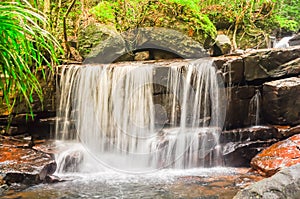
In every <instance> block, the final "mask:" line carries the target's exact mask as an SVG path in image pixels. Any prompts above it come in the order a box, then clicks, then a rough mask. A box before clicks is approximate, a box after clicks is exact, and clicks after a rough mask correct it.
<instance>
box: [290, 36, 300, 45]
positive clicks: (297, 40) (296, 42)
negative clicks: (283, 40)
mask: <svg viewBox="0 0 300 199" xmlns="http://www.w3.org/2000/svg"><path fill="white" fill-rule="evenodd" d="M289 45H290V46H297V45H300V33H298V34H297V35H296V36H294V37H293V38H292V39H290V40H289Z"/></svg>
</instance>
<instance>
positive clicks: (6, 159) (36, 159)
mask: <svg viewBox="0 0 300 199" xmlns="http://www.w3.org/2000/svg"><path fill="white" fill-rule="evenodd" d="M1 143H2V144H1V145H0V154H1V156H0V173H1V176H3V180H4V181H5V182H6V183H7V184H12V183H22V184H26V185H31V184H37V183H40V182H43V181H44V180H45V179H46V176H48V175H51V174H53V173H54V172H55V170H56V162H55V160H54V159H53V156H52V155H49V154H46V153H44V152H41V151H37V150H34V149H30V148H28V147H26V145H27V144H25V143H23V142H19V141H15V140H12V139H10V138H7V137H1Z"/></svg>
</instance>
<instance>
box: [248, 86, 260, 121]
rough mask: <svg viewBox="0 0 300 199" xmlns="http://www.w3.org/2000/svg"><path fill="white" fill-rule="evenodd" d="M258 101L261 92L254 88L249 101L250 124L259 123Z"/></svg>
mask: <svg viewBox="0 0 300 199" xmlns="http://www.w3.org/2000/svg"><path fill="white" fill-rule="evenodd" d="M260 103H261V94H260V91H259V90H256V91H255V95H254V96H253V97H252V98H251V100H250V103H249V111H248V118H250V124H251V125H255V126H258V125H259V124H260Z"/></svg>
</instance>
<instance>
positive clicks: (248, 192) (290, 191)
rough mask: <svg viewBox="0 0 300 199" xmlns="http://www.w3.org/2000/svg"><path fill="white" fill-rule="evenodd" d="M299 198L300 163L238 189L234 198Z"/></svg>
mask: <svg viewBox="0 0 300 199" xmlns="http://www.w3.org/2000/svg"><path fill="white" fill-rule="evenodd" d="M245 198H265V199H267V198H269V199H282V198H290V199H292V198H294V199H296V198H300V164H297V165H294V166H291V167H289V168H285V169H283V170H282V171H280V172H278V173H277V174H275V175H274V176H272V177H270V178H266V179H263V180H261V181H259V182H256V183H254V184H252V185H250V186H248V187H246V188H245V189H243V190H241V191H239V192H238V193H237V194H236V196H235V197H234V199H245Z"/></svg>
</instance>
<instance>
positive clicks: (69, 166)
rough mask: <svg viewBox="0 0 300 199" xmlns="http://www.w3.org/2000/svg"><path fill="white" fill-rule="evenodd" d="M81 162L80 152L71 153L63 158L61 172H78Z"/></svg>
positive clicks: (81, 154) (81, 155)
mask: <svg viewBox="0 0 300 199" xmlns="http://www.w3.org/2000/svg"><path fill="white" fill-rule="evenodd" d="M82 162H83V153H82V151H80V150H78V151H72V152H70V153H68V154H67V155H66V156H65V157H64V158H63V164H62V165H63V168H62V171H63V172H78V171H79V167H80V165H81V164H82Z"/></svg>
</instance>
